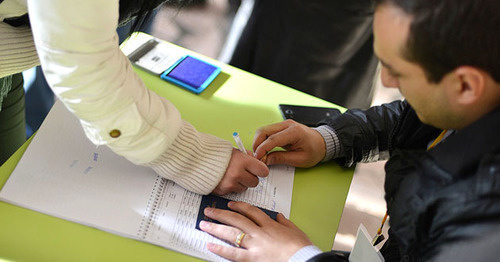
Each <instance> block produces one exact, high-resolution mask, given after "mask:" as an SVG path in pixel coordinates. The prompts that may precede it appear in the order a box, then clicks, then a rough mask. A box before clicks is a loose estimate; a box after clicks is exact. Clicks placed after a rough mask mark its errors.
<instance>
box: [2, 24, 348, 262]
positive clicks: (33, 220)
mask: <svg viewBox="0 0 500 262" xmlns="http://www.w3.org/2000/svg"><path fill="white" fill-rule="evenodd" d="M149 37H150V36H148V35H145V34H141V35H139V36H137V37H135V38H133V39H132V40H130V41H142V40H143V39H144V38H149ZM172 48H178V49H179V50H182V51H184V52H189V53H191V54H194V53H192V52H190V51H187V50H185V49H182V48H180V47H178V46H174V45H172ZM194 55H196V56H197V57H200V58H204V59H206V60H208V61H210V62H212V63H214V64H217V65H219V66H220V67H221V68H222V74H221V75H219V76H218V77H217V78H216V79H215V80H214V82H213V83H212V84H211V85H210V86H209V87H208V88H207V89H206V90H205V91H204V92H203V93H201V94H199V95H196V94H193V93H191V92H189V91H187V90H184V89H181V88H179V87H177V86H174V85H172V84H168V83H166V82H165V81H163V80H161V79H160V78H159V77H158V76H154V75H151V74H149V73H147V72H145V71H142V70H141V69H136V72H137V73H138V74H139V76H140V77H141V78H142V79H143V80H144V82H145V83H146V85H147V86H148V87H149V88H150V89H152V90H153V91H155V92H157V93H158V94H160V95H161V96H164V97H166V98H167V99H168V100H170V101H171V102H172V103H174V104H175V106H176V107H177V108H178V109H179V111H180V112H181V114H182V117H183V118H184V119H185V120H187V121H189V122H191V123H192V124H193V125H194V126H195V127H196V128H197V129H198V130H200V131H202V132H206V133H210V134H214V135H217V136H219V137H222V138H224V139H227V140H229V141H232V133H233V131H238V132H239V133H240V136H241V138H242V140H243V142H244V144H245V146H246V147H247V148H248V149H250V148H251V143H252V140H253V136H254V134H255V130H256V129H257V128H258V127H260V126H263V125H268V124H271V123H275V122H279V121H281V120H282V117H281V114H280V112H279V109H278V105H279V104H281V103H283V104H298V105H311V106H332V107H336V106H335V105H333V104H331V103H329V102H326V101H324V100H321V99H318V98H315V97H313V96H310V95H307V94H304V93H302V92H299V91H296V90H294V89H291V88H288V87H286V86H283V85H280V84H277V83H275V82H272V81H269V80H266V79H264V78H261V77H258V76H256V75H253V74H250V73H247V72H245V71H242V70H239V69H237V68H234V67H231V66H229V65H226V64H223V63H220V62H218V61H215V60H212V59H209V58H207V57H204V56H202V55H199V54H194ZM28 144H29V141H28V142H27V143H26V144H25V145H24V146H23V147H22V148H21V149H19V150H18V152H17V153H16V154H15V155H13V156H12V157H11V158H10V159H9V160H8V161H7V162H6V163H5V164H4V165H2V166H1V167H0V187H3V185H4V184H5V182H6V181H7V179H8V177H9V175H10V174H11V172H12V171H13V170H14V168H15V166H16V164H17V162H18V161H19V159H20V158H21V156H22V154H23V153H24V151H25V150H26V147H27V146H28ZM233 144H234V143H233ZM352 174H353V169H344V168H341V167H339V166H338V165H336V164H334V163H327V164H320V165H318V166H316V167H314V168H310V169H296V172H295V179H294V185H293V196H292V208H291V215H290V218H291V220H292V221H293V222H294V223H295V224H296V225H297V226H298V227H299V228H301V229H302V230H304V231H305V232H306V234H307V235H308V236H309V237H310V239H311V240H312V241H313V242H314V244H316V245H317V246H319V247H320V248H321V249H322V250H325V251H326V250H330V249H331V247H332V245H333V239H334V236H335V233H336V231H337V227H338V224H339V221H340V217H341V214H342V210H343V207H344V203H345V199H346V196H347V193H348V190H349V185H350V182H351V179H352ZM2 259H5V260H13V261H193V260H197V259H196V258H193V257H190V256H187V255H184V254H181V253H177V252H174V251H170V250H168V249H165V248H162V247H159V246H155V245H152V244H149V243H144V242H140V241H137V240H132V239H128V238H125V237H121V236H117V235H114V234H111V233H107V232H104V231H101V230H98V229H94V228H90V227H87V226H83V225H80V224H76V223H73V222H69V221H66V220H63V219H59V218H55V217H52V216H49V215H45V214H41V213H38V212H35V211H32V210H28V209H25V208H21V207H17V206H15V205H11V204H8V203H5V202H1V201H0V260H2Z"/></svg>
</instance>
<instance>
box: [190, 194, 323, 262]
mask: <svg viewBox="0 0 500 262" xmlns="http://www.w3.org/2000/svg"><path fill="white" fill-rule="evenodd" d="M228 207H229V208H230V209H232V210H234V211H236V212H233V211H229V210H222V209H216V208H205V210H204V214H205V215H206V216H207V217H209V218H211V219H215V220H217V221H220V222H222V223H223V224H216V223H211V222H208V221H201V222H200V229H201V230H203V231H205V232H207V233H209V234H211V235H214V236H215V237H217V238H220V239H222V240H225V241H227V242H228V243H235V242H237V239H238V237H239V236H240V241H239V244H240V247H242V248H238V247H232V246H222V245H217V244H214V243H208V244H207V248H208V250H209V251H211V252H213V253H215V254H217V255H219V256H222V257H224V258H226V259H229V260H233V261H288V260H289V259H290V258H292V256H293V255H294V254H295V253H296V252H297V251H299V250H301V249H303V248H304V247H307V246H312V242H311V241H310V240H309V238H308V237H307V235H306V234H305V233H304V232H302V231H301V230H300V229H299V228H298V227H297V226H295V225H294V224H293V223H292V222H291V221H290V220H288V219H286V218H285V216H283V214H281V213H280V214H278V216H277V220H276V221H275V220H273V219H272V218H270V217H269V216H268V215H267V214H266V213H264V212H263V211H262V210H260V209H259V208H257V207H255V206H252V205H250V204H248V203H245V202H229V204H228ZM241 232H243V233H245V234H244V235H243V236H242V237H241V235H240V233H241ZM312 252H313V254H312V255H314V254H317V252H315V251H312Z"/></svg>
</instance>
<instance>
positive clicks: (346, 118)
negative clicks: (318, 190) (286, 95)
mask: <svg viewBox="0 0 500 262" xmlns="http://www.w3.org/2000/svg"><path fill="white" fill-rule="evenodd" d="M406 106H407V103H406V102H403V101H395V102H392V103H390V104H384V105H382V106H377V107H372V108H370V109H368V110H357V109H354V110H348V111H347V112H345V113H344V114H341V115H338V116H335V117H332V118H331V119H325V121H323V125H322V126H320V127H318V128H310V127H307V126H305V125H302V124H299V123H297V122H295V121H293V120H286V121H283V122H281V123H277V124H272V125H269V126H265V127H262V128H259V130H257V133H256V135H255V138H254V143H253V149H254V151H255V155H256V157H257V158H259V159H262V160H263V161H265V162H266V163H267V164H289V165H293V166H297V167H311V166H314V165H316V164H317V163H319V162H320V161H327V160H330V159H336V160H337V161H338V162H339V163H340V164H342V165H345V166H350V165H352V164H354V163H356V162H369V161H377V160H382V159H384V158H385V157H386V156H388V149H389V148H388V146H389V139H390V138H389V136H390V132H391V130H392V129H393V128H394V127H395V126H396V124H397V122H398V119H399V117H400V115H401V112H402V111H403V110H404V108H405V107H406ZM276 147H282V148H283V149H285V151H272V150H273V149H275V148H276Z"/></svg>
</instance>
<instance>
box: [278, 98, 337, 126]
mask: <svg viewBox="0 0 500 262" xmlns="http://www.w3.org/2000/svg"><path fill="white" fill-rule="evenodd" d="M279 108H280V111H281V114H282V116H283V119H292V120H295V121H297V122H299V123H301V124H304V125H306V126H311V127H316V126H318V123H319V122H320V121H321V120H323V119H325V118H330V117H332V116H335V115H340V114H341V112H340V111H339V110H338V109H336V108H330V107H314V106H300V105H287V104H280V105H279Z"/></svg>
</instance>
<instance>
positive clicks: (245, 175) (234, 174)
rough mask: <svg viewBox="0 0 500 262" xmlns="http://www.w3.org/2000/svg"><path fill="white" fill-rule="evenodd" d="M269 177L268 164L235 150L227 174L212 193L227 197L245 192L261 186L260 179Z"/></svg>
mask: <svg viewBox="0 0 500 262" xmlns="http://www.w3.org/2000/svg"><path fill="white" fill-rule="evenodd" d="M267 175H269V168H268V167H267V166H266V164H264V163H262V162H261V161H259V160H257V159H256V158H255V157H253V156H250V155H249V154H248V153H247V154H244V153H242V152H241V151H240V150H238V149H236V148H233V153H232V155H231V160H230V162H229V165H228V167H227V169H226V173H225V174H224V177H222V180H221V181H220V182H219V184H218V185H217V187H215V189H214V190H213V191H212V193H214V194H217V195H225V194H229V193H232V192H243V191H245V190H247V189H248V188H249V187H256V186H257V185H258V184H259V177H266V176H267Z"/></svg>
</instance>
